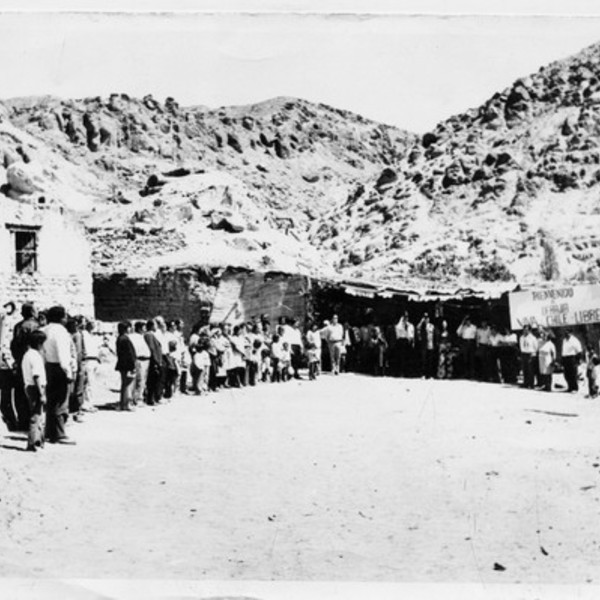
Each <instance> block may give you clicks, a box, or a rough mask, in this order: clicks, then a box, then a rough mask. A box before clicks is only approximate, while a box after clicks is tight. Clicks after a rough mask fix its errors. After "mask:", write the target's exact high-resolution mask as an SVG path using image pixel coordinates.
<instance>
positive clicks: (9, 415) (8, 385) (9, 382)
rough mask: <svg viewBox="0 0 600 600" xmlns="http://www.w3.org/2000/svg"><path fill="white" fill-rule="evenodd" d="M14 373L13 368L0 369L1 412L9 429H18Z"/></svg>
mask: <svg viewBox="0 0 600 600" xmlns="http://www.w3.org/2000/svg"><path fill="white" fill-rule="evenodd" d="M13 391H14V373H13V371H12V370H11V369H0V413H1V414H2V420H3V421H4V423H5V424H6V427H7V429H8V430H9V431H17V429H18V423H17V422H18V419H17V413H16V411H15V407H14V404H13Z"/></svg>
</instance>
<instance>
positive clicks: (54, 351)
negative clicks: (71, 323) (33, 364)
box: [43, 323, 73, 379]
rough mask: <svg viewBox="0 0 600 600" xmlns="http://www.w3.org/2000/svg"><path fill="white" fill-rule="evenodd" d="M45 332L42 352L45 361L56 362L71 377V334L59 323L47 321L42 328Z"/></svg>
mask: <svg viewBox="0 0 600 600" xmlns="http://www.w3.org/2000/svg"><path fill="white" fill-rule="evenodd" d="M43 331H44V333H45V334H46V341H45V342H44V347H43V354H44V360H45V361H46V362H47V363H58V364H59V365H60V366H61V367H62V368H63V371H64V372H65V374H66V376H67V377H68V378H69V379H72V378H73V371H72V368H71V344H72V342H73V340H72V339H71V335H70V334H69V332H68V331H67V330H66V329H65V327H64V326H63V325H61V324H60V323H48V325H46V326H45V327H44V328H43Z"/></svg>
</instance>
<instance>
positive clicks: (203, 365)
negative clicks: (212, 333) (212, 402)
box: [193, 344, 210, 396]
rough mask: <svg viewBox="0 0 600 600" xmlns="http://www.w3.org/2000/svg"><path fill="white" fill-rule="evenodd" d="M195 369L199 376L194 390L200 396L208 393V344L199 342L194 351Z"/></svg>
mask: <svg viewBox="0 0 600 600" xmlns="http://www.w3.org/2000/svg"><path fill="white" fill-rule="evenodd" d="M193 361H194V369H195V370H196V372H197V374H198V377H197V382H196V387H195V389H194V392H195V393H196V394H198V395H200V396H203V395H204V394H208V374H209V371H210V355H209V354H208V347H207V344H198V345H197V346H196V349H195V352H194V358H193Z"/></svg>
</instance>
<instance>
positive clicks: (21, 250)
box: [6, 225, 39, 273]
mask: <svg viewBox="0 0 600 600" xmlns="http://www.w3.org/2000/svg"><path fill="white" fill-rule="evenodd" d="M6 227H7V228H8V229H9V230H10V231H11V233H12V234H13V237H14V240H15V268H16V271H17V273H35V272H36V271H37V268H38V264H37V254H38V247H37V244H38V231H39V227H36V226H24V225H23V226H22V225H7V226H6Z"/></svg>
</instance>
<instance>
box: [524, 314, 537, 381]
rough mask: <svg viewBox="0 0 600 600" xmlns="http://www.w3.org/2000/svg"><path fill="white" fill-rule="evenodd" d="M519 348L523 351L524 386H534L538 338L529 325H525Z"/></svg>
mask: <svg viewBox="0 0 600 600" xmlns="http://www.w3.org/2000/svg"><path fill="white" fill-rule="evenodd" d="M519 350H520V351H521V367H522V369H523V387H526V388H533V384H534V376H535V361H536V358H537V351H538V339H537V338H536V337H535V335H533V333H532V332H531V328H530V327H529V325H525V326H524V327H523V333H522V335H521V339H520V340H519Z"/></svg>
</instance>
